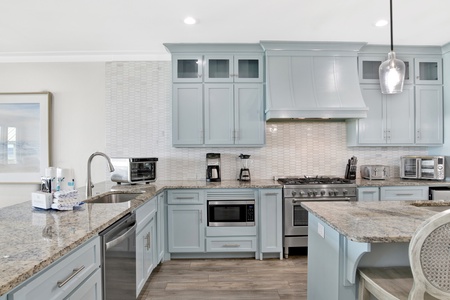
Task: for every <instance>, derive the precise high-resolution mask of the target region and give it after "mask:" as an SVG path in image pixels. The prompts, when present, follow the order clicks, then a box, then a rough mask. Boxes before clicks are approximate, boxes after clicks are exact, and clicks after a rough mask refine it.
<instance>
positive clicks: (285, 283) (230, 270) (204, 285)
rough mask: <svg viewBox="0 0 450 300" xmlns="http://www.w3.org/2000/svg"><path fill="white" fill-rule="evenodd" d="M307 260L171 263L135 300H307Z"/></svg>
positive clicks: (161, 267)
mask: <svg viewBox="0 0 450 300" xmlns="http://www.w3.org/2000/svg"><path fill="white" fill-rule="evenodd" d="M306 274H307V256H306V255H294V256H289V258H288V259H284V260H279V259H265V260H263V261H260V260H255V259H204V260H191V259H189V260H187V259H186V260H171V261H167V262H164V263H163V264H160V265H159V266H158V267H157V268H156V269H155V270H154V271H153V273H152V276H151V277H150V279H149V280H148V282H147V283H146V285H145V287H144V288H143V290H142V292H141V294H140V295H139V298H138V300H153V299H173V300H178V299H179V300H191V299H195V300H201V299H208V300H209V299H227V300H234V299H258V300H264V299H271V300H272V299H297V300H303V299H305V300H306V278H307V275H306Z"/></svg>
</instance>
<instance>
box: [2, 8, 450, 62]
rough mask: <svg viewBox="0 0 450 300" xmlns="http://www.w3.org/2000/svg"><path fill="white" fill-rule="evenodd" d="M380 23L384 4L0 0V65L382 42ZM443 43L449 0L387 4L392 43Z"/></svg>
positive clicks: (385, 31) (449, 36)
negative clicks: (209, 46) (170, 46)
mask: <svg viewBox="0 0 450 300" xmlns="http://www.w3.org/2000/svg"><path fill="white" fill-rule="evenodd" d="M188 15H190V16H193V17H195V18H196V19H197V20H198V23H197V24H196V25H191V26H188V25H185V24H183V19H184V18H185V17H186V16H188ZM380 18H385V19H389V0H308V1H306V0H225V1H224V0H222V1H219V0H39V1H36V0H14V1H9V0H0V61H8V60H9V61H20V60H23V61H26V60H30V61H32V60H42V59H44V60H45V57H47V59H48V60H51V58H50V57H58V56H59V57H62V58H61V59H62V60H64V59H65V58H63V57H66V59H69V60H70V59H73V58H74V57H83V56H84V57H85V58H86V57H91V59H96V58H95V57H97V58H100V57H103V58H105V57H106V58H107V57H109V58H111V59H113V58H119V57H122V58H124V59H126V58H127V57H128V58H131V59H132V58H133V57H136V58H139V57H140V58H166V59H168V58H169V56H168V54H167V51H166V50H165V48H164V46H163V45H162V44H163V43H193V42H200V43H211V42H212V43H228V42H233V43H235V42H236V43H257V42H259V41H260V40H286V41H358V42H367V43H369V44H389V26H386V27H383V28H377V27H375V26H374V23H375V21H377V20H378V19H380ZM448 42H450V1H449V0H429V1H424V0H394V45H439V46H441V45H443V44H446V43H448Z"/></svg>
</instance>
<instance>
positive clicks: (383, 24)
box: [375, 20, 389, 27]
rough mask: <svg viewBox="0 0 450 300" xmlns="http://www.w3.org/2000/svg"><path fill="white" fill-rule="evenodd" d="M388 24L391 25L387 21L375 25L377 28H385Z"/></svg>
mask: <svg viewBox="0 0 450 300" xmlns="http://www.w3.org/2000/svg"><path fill="white" fill-rule="evenodd" d="M387 24H389V22H388V21H386V20H378V21H377V22H376V23H375V26H377V27H383V26H386V25H387Z"/></svg>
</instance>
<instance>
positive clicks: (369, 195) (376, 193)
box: [356, 187, 380, 201]
mask: <svg viewBox="0 0 450 300" xmlns="http://www.w3.org/2000/svg"><path fill="white" fill-rule="evenodd" d="M356 200H358V201H380V189H379V188H378V187H359V188H358V191H357V195H356Z"/></svg>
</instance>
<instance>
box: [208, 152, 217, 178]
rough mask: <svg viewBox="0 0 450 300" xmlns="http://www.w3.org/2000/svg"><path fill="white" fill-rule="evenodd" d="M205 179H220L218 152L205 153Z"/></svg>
mask: <svg viewBox="0 0 450 300" xmlns="http://www.w3.org/2000/svg"><path fill="white" fill-rule="evenodd" d="M206 181H207V182H219V181H220V153H206Z"/></svg>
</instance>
